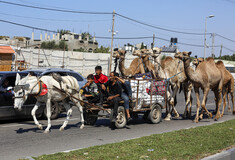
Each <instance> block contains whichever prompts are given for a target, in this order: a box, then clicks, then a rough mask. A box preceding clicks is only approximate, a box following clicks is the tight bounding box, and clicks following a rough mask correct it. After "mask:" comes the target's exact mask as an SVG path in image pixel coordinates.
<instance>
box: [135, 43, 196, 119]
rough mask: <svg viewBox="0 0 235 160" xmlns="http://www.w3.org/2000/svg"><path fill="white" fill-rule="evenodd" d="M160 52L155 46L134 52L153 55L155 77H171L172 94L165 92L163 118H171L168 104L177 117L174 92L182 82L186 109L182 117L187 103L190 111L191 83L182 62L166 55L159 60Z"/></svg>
mask: <svg viewBox="0 0 235 160" xmlns="http://www.w3.org/2000/svg"><path fill="white" fill-rule="evenodd" d="M160 52H161V49H160V48H157V47H156V48H153V49H143V50H140V51H138V52H137V51H136V52H135V53H134V54H135V55H138V56H142V57H144V55H146V56H149V54H150V55H151V56H152V57H153V59H154V62H155V65H154V72H155V75H157V76H156V77H159V78H164V79H168V78H170V77H172V78H171V79H170V86H171V89H172V91H173V94H172V95H171V94H170V91H168V92H167V97H168V106H169V108H167V116H166V118H165V120H170V119H171V114H170V108H171V107H170V106H172V110H173V111H174V112H175V116H176V117H179V114H178V112H177V111H176V109H175V107H174V106H175V105H176V94H177V92H178V89H179V88H180V85H181V84H183V87H184V88H183V89H184V94H185V101H186V110H185V113H184V117H186V114H187V115H188V105H189V104H190V113H191V106H192V103H191V102H192V96H191V90H192V84H190V83H189V82H188V81H187V79H186V75H185V73H184V67H183V62H182V61H181V60H179V59H178V58H176V59H173V58H172V57H166V58H165V59H164V60H162V61H161V56H160ZM169 89H170V88H169ZM190 115H191V114H190Z"/></svg>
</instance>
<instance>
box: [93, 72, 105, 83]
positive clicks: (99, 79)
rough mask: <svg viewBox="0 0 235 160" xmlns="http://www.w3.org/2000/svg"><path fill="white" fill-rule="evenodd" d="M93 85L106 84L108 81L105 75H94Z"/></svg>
mask: <svg viewBox="0 0 235 160" xmlns="http://www.w3.org/2000/svg"><path fill="white" fill-rule="evenodd" d="M94 79H95V83H101V84H103V83H106V82H107V81H108V77H107V76H106V75H103V74H102V73H101V74H100V75H95V77H94Z"/></svg>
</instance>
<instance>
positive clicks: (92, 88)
mask: <svg viewBox="0 0 235 160" xmlns="http://www.w3.org/2000/svg"><path fill="white" fill-rule="evenodd" d="M80 93H82V94H83V95H84V97H86V99H87V100H88V102H89V103H98V102H99V100H100V96H99V91H98V86H97V84H96V83H95V82H94V75H93V74H89V75H88V76H87V83H86V84H85V85H84V86H83V87H82V88H81V90H80Z"/></svg>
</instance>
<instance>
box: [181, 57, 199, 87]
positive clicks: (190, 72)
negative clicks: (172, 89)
mask: <svg viewBox="0 0 235 160" xmlns="http://www.w3.org/2000/svg"><path fill="white" fill-rule="evenodd" d="M183 62H184V70H185V74H186V76H187V77H188V78H189V80H190V81H192V82H198V78H199V77H198V75H197V73H196V72H195V71H194V70H193V69H192V68H190V58H189V59H187V60H186V61H183Z"/></svg>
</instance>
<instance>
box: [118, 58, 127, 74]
mask: <svg viewBox="0 0 235 160" xmlns="http://www.w3.org/2000/svg"><path fill="white" fill-rule="evenodd" d="M119 70H120V72H121V73H122V75H126V74H125V72H126V68H125V58H121V59H120V62H119Z"/></svg>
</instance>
